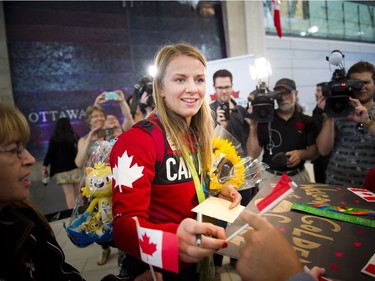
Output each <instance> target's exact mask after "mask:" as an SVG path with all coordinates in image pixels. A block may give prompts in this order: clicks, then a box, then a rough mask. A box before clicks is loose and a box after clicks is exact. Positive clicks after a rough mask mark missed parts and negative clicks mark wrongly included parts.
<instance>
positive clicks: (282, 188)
mask: <svg viewBox="0 0 375 281" xmlns="http://www.w3.org/2000/svg"><path fill="white" fill-rule="evenodd" d="M289 183H291V185H290V184H289ZM296 188H297V184H296V183H295V182H294V181H292V179H291V178H289V177H288V176H287V175H286V174H282V176H281V177H280V179H279V181H278V182H277V184H276V186H275V188H274V189H273V190H272V192H271V193H270V194H268V195H267V196H266V197H264V198H263V199H262V200H261V201H259V202H258V203H257V204H256V206H257V208H258V210H259V211H260V214H261V215H264V214H265V213H267V212H268V211H269V210H271V209H273V208H274V207H275V206H276V205H278V204H279V203H280V202H281V201H282V200H283V199H285V198H286V197H287V196H288V195H289V194H291V193H292V192H294V189H296Z"/></svg>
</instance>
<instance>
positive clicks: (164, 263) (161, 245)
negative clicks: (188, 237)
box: [133, 217, 178, 273]
mask: <svg viewBox="0 0 375 281" xmlns="http://www.w3.org/2000/svg"><path fill="white" fill-rule="evenodd" d="M133 219H134V220H135V221H136V224H137V233H138V242H139V251H140V253H141V259H142V260H143V261H144V262H145V263H148V264H150V265H154V266H156V267H159V268H163V269H165V270H168V271H173V272H175V273H178V236H177V235H176V234H174V233H170V232H164V231H161V230H157V229H150V228H145V227H142V226H140V225H139V222H138V218H137V217H134V218H133Z"/></svg>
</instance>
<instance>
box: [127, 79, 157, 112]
mask: <svg viewBox="0 0 375 281" xmlns="http://www.w3.org/2000/svg"><path fill="white" fill-rule="evenodd" d="M144 92H146V93H147V100H146V103H141V97H142V95H143V93H144ZM137 105H139V108H140V110H141V111H142V112H143V114H146V107H151V108H155V101H154V97H153V96H152V80H151V78H149V77H143V78H142V79H141V80H140V81H139V82H138V83H137V84H135V85H134V92H133V99H132V104H131V106H130V108H131V111H132V114H133V115H134V113H135V110H136V107H137Z"/></svg>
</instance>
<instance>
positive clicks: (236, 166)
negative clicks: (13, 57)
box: [209, 126, 267, 191]
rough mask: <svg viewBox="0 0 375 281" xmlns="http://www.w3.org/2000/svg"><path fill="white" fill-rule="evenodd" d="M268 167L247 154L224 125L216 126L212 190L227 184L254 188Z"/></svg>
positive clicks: (213, 148)
mask: <svg viewBox="0 0 375 281" xmlns="http://www.w3.org/2000/svg"><path fill="white" fill-rule="evenodd" d="M266 168H267V165H266V164H264V163H260V162H259V161H258V159H252V158H251V157H249V156H247V155H246V153H245V151H244V150H243V149H242V147H241V144H240V143H239V141H238V140H236V139H235V138H234V137H233V136H232V135H231V134H230V133H229V132H228V131H227V130H226V129H224V128H223V127H222V126H217V127H216V128H215V130H214V138H213V140H212V165H211V167H210V173H209V177H210V185H209V189H210V190H212V191H219V190H220V189H221V188H222V187H223V185H226V184H230V185H233V186H234V187H235V188H236V189H238V190H243V189H248V188H252V187H254V186H255V183H256V181H257V180H259V179H260V178H261V175H260V173H261V172H262V171H264V170H265V169H266Z"/></svg>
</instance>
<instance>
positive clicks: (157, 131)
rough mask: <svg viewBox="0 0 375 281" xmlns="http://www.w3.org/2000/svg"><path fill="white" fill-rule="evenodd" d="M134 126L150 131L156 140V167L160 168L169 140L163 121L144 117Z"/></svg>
mask: <svg viewBox="0 0 375 281" xmlns="http://www.w3.org/2000/svg"><path fill="white" fill-rule="evenodd" d="M133 128H138V129H141V130H143V131H145V132H146V133H148V134H149V135H150V136H151V137H152V139H153V140H154V144H155V148H156V163H155V169H156V170H159V169H160V168H161V165H162V163H163V161H164V158H165V155H166V154H167V149H168V147H167V142H166V138H165V134H164V133H163V131H162V129H161V123H160V121H159V120H158V119H156V118H153V119H144V120H142V121H140V122H138V123H137V124H135V125H133Z"/></svg>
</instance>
